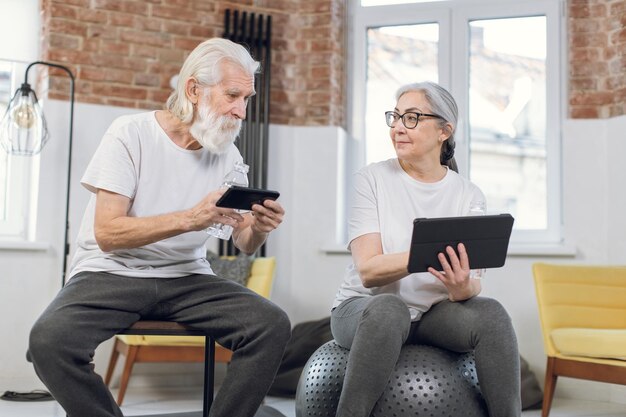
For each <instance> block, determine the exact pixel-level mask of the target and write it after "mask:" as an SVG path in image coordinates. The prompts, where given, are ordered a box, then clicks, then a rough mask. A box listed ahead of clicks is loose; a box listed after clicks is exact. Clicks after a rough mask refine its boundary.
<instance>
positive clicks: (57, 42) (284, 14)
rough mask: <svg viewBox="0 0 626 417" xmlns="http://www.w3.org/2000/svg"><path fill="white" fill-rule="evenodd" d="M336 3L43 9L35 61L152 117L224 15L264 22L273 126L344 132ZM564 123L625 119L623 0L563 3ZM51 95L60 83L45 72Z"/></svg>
mask: <svg viewBox="0 0 626 417" xmlns="http://www.w3.org/2000/svg"><path fill="white" fill-rule="evenodd" d="M345 3H346V2H345V0H239V1H230V2H229V1H219V0H42V22H43V31H42V34H43V37H42V42H43V45H42V51H43V56H42V58H43V59H45V60H49V61H53V62H59V63H65V64H67V65H69V66H70V67H71V68H72V70H73V71H74V73H75V74H76V76H77V96H76V97H77V100H78V101H82V102H88V103H99V104H109V105H114V106H123V107H136V108H146V109H154V108H161V107H162V105H163V103H164V102H165V100H166V99H167V96H168V95H169V91H170V87H169V80H170V78H171V76H172V75H174V74H176V73H177V72H178V70H179V68H180V65H181V64H182V62H183V60H184V59H185V57H186V56H187V54H188V53H189V52H190V51H191V50H192V49H193V48H194V47H195V46H196V45H197V44H198V43H200V42H201V41H203V40H204V39H206V38H209V37H213V36H220V34H221V33H222V30H223V19H224V9H227V8H230V9H239V10H244V9H245V10H247V11H253V12H257V13H263V14H270V15H272V17H273V22H274V25H273V34H272V36H273V42H272V47H273V54H272V85H271V115H270V120H271V122H272V123H278V124H290V125H334V126H342V125H344V124H345V109H346V106H345V78H346V76H345V56H346V54H345V45H344V41H343V40H344V29H345V26H346V25H345V19H346V13H347V11H346V9H345V8H346V6H345ZM567 23H568V29H567V30H568V39H569V45H568V56H569V71H568V76H569V80H568V86H569V111H568V114H569V116H570V117H572V118H607V117H615V116H618V115H623V114H626V1H625V0H568V21H567ZM50 78H51V82H50V96H51V97H52V98H66V96H67V91H68V87H67V84H68V80H67V78H65V76H64V75H63V74H62V72H55V71H51V77H50Z"/></svg>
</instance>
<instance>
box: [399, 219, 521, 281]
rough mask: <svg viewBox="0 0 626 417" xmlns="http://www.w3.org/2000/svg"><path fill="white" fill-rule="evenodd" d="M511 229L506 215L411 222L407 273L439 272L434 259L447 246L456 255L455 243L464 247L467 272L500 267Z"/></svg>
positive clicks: (510, 220) (511, 226)
mask: <svg viewBox="0 0 626 417" xmlns="http://www.w3.org/2000/svg"><path fill="white" fill-rule="evenodd" d="M512 229H513V216H511V215H510V214H498V215H486V216H465V217H440V218H419V219H415V220H414V221H413V236H412V238H411V247H410V250H409V265H408V270H409V272H426V271H428V267H430V266H432V267H433V268H435V269H437V270H438V271H441V270H442V269H443V268H442V267H441V263H440V262H439V259H438V258H437V255H438V254H439V253H440V252H443V253H445V249H446V247H447V246H452V247H453V248H454V249H455V251H456V248H457V245H458V244H459V243H463V244H464V245H465V248H466V250H467V255H468V258H469V262H470V269H482V268H498V267H501V266H503V265H504V262H505V260H506V254H507V250H508V246H509V239H510V237H511V231H512Z"/></svg>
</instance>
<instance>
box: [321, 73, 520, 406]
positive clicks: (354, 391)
mask: <svg viewBox="0 0 626 417" xmlns="http://www.w3.org/2000/svg"><path fill="white" fill-rule="evenodd" d="M396 98H397V104H396V108H395V109H394V110H393V111H388V112H386V113H385V117H386V121H387V125H388V126H389V127H390V132H389V133H390V136H391V141H392V143H393V146H394V148H395V151H396V155H397V158H393V159H389V160H387V161H383V162H378V163H374V164H371V165H369V166H367V167H365V168H363V169H361V170H360V171H359V172H358V173H357V174H356V176H355V179H354V187H355V192H354V198H353V201H352V204H351V216H350V221H349V239H350V250H351V252H352V260H353V263H352V265H350V267H348V270H347V273H346V276H345V278H344V280H343V283H342V284H341V286H340V288H339V291H338V292H337V296H336V299H335V302H334V304H333V310H332V315H331V329H332V332H333V336H334V338H335V341H336V342H337V343H338V344H339V345H341V346H343V347H345V348H347V349H350V354H349V359H348V368H347V371H346V376H345V380H344V384H343V391H342V393H341V397H340V400H339V404H338V408H337V414H336V415H337V417H348V416H350V417H368V416H369V415H370V413H371V412H372V409H373V408H374V405H375V404H376V401H377V400H378V398H379V397H380V396H381V394H382V393H383V390H384V389H385V386H386V385H387V382H388V381H389V377H390V375H391V373H392V371H393V369H394V366H395V364H396V362H397V360H398V357H399V355H400V349H401V348H402V345H404V344H427V345H431V346H437V347H440V348H444V349H449V350H452V351H455V352H468V351H472V350H473V351H474V355H475V360H476V370H477V373H478V379H479V381H480V385H481V389H482V393H483V396H484V398H485V401H486V403H487V408H488V411H489V415H490V416H491V417H514V416H519V415H520V414H521V401H520V376H519V354H518V351H517V340H516V337H515V332H514V330H513V326H512V324H511V320H510V318H509V316H508V314H507V313H506V311H505V310H504V308H503V307H502V306H501V305H500V304H499V303H498V302H497V301H495V300H492V299H489V298H484V297H477V296H478V294H479V293H480V290H481V283H480V277H481V273H480V271H470V269H469V259H468V255H467V252H466V251H465V248H464V246H463V244H459V245H458V247H456V248H452V247H448V248H447V250H446V252H447V257H446V256H444V255H443V254H440V255H439V259H440V262H441V264H442V267H443V271H437V270H435V269H433V268H430V269H429V272H425V273H414V274H409V273H408V271H407V264H408V258H409V252H408V248H409V244H410V240H411V230H412V229H411V224H412V221H413V219H415V218H417V217H447V216H463V215H467V214H469V212H470V207H472V206H483V207H484V206H485V198H484V195H483V193H482V192H481V191H480V189H479V188H478V187H477V186H476V185H474V184H472V183H471V182H470V181H468V180H467V179H465V178H463V177H461V176H460V175H459V174H458V173H457V168H456V163H455V161H454V146H455V144H454V131H455V127H456V123H457V113H458V112H457V106H456V103H455V101H454V99H453V98H452V96H451V95H450V93H449V92H448V91H446V90H445V89H444V88H442V87H440V86H439V85H437V84H434V83H430V82H424V83H418V84H410V85H406V86H403V87H401V88H400V89H399V90H398V92H397V95H396Z"/></svg>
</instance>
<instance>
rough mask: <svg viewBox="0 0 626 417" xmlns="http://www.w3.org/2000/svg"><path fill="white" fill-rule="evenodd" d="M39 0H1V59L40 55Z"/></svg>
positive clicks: (19, 59) (26, 58) (34, 58)
mask: <svg viewBox="0 0 626 417" xmlns="http://www.w3.org/2000/svg"><path fill="white" fill-rule="evenodd" d="M40 20H41V19H40V18H39V0H0V39H2V42H0V59H7V60H12V61H25V62H30V61H34V60H36V59H37V58H38V57H39V28H41V25H40V24H39V21H40Z"/></svg>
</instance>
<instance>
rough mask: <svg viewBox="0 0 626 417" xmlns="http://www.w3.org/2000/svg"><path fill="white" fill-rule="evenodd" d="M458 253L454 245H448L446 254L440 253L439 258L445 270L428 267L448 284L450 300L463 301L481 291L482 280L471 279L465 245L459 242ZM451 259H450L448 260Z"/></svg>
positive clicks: (444, 283) (429, 270)
mask: <svg viewBox="0 0 626 417" xmlns="http://www.w3.org/2000/svg"><path fill="white" fill-rule="evenodd" d="M457 250H458V255H457V253H456V252H455V251H454V248H452V246H447V247H446V254H447V255H448V256H447V257H446V255H445V254H443V253H439V255H438V258H439V262H440V263H441V266H442V267H443V272H440V271H437V270H436V269H435V268H433V267H430V268H428V272H430V273H431V274H433V275H434V276H435V277H437V278H438V279H439V280H440V281H441V282H442V283H443V285H445V286H446V288H447V289H448V293H449V299H450V301H463V300H467V299H468V298H472V297H474V296H475V295H477V294H478V293H479V292H480V282H478V283H477V282H476V281H477V280H473V279H470V267H469V258H468V257H467V251H466V250H465V245H463V244H462V243H459V244H458V246H457ZM448 259H450V261H448Z"/></svg>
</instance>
